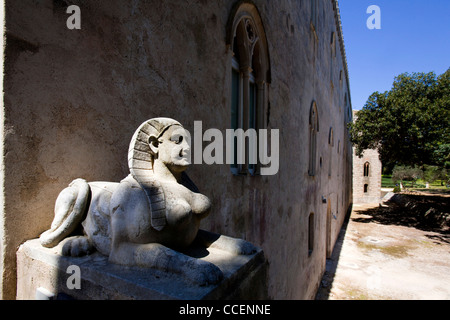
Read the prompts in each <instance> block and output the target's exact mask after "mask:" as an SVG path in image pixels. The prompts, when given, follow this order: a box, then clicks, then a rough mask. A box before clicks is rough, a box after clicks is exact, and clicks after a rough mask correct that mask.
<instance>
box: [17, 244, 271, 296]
mask: <svg viewBox="0 0 450 320" xmlns="http://www.w3.org/2000/svg"><path fill="white" fill-rule="evenodd" d="M189 252H190V255H193V256H196V257H199V258H200V259H204V260H206V261H208V262H211V263H214V264H215V265H216V266H217V267H219V268H220V269H221V270H222V272H223V274H224V278H223V280H222V281H221V282H220V283H218V284H217V285H207V286H198V285H195V284H192V283H191V282H189V281H188V280H186V279H185V278H183V277H182V276H180V275H177V274H168V273H165V272H162V271H160V270H155V269H148V268H145V269H144V268H139V267H124V266H120V265H116V264H113V263H109V262H108V258H107V257H106V256H103V255H101V254H100V253H98V252H96V253H94V254H92V255H89V256H84V257H78V258H75V257H66V256H63V255H61V247H60V246H56V247H54V248H51V249H49V248H44V247H42V246H41V245H40V243H39V240H38V239H33V240H29V241H27V242H25V243H24V244H22V245H21V246H20V247H19V250H18V251H17V299H19V300H23V299H26V300H31V299H81V300H90V299H94V300H98V299H100V300H109V299H124V300H125V299H133V300H166V299H174V300H205V299H267V287H266V262H265V258H264V253H263V251H262V250H261V249H259V248H257V251H256V252H255V253H254V254H252V255H234V254H231V253H229V252H226V251H223V250H220V249H217V248H195V247H194V248H191V250H190V251H189ZM77 277H78V278H77Z"/></svg>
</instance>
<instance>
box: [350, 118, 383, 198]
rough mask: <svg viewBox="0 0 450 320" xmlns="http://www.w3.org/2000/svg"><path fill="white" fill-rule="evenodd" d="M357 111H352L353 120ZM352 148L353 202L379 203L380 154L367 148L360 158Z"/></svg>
mask: <svg viewBox="0 0 450 320" xmlns="http://www.w3.org/2000/svg"><path fill="white" fill-rule="evenodd" d="M357 113H358V112H357V111H355V110H354V111H353V120H354V121H355V120H356V118H357ZM353 149H354V150H353V203H379V202H380V200H381V169H382V164H381V160H380V154H379V153H378V151H377V150H375V149H367V150H364V152H363V154H362V157H361V158H360V157H358V156H357V155H356V151H355V148H353Z"/></svg>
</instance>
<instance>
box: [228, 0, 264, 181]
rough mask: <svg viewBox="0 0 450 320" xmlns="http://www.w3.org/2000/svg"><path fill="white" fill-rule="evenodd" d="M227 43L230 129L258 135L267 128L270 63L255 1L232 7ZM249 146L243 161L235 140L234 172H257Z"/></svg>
mask: <svg viewBox="0 0 450 320" xmlns="http://www.w3.org/2000/svg"><path fill="white" fill-rule="evenodd" d="M227 45H228V47H229V49H230V53H231V128H232V129H234V130H236V129H243V130H244V131H247V130H248V129H254V130H256V134H257V133H258V129H263V128H265V122H266V121H265V114H266V110H267V104H268V103H267V92H268V85H269V83H270V65H269V54H268V49H267V39H266V35H265V31H264V26H263V24H262V20H261V17H260V15H259V12H258V9H257V8H256V6H255V5H254V4H253V3H252V2H248V1H246V2H242V1H240V2H238V4H237V5H235V7H234V8H233V11H232V13H231V15H230V18H229V21H228V27H227ZM249 143H250V142H249ZM255 143H256V142H255ZM250 148H252V147H251V146H247V148H246V152H245V153H246V159H245V160H246V161H245V163H244V164H240V163H238V161H237V144H236V141H235V143H234V149H235V152H234V157H235V158H234V161H233V164H232V165H231V171H232V173H233V174H246V173H247V172H248V173H250V174H251V175H254V174H256V173H258V171H259V168H258V164H257V163H249V157H248V153H249V152H248V151H249V150H250ZM253 148H254V147H253ZM256 148H257V146H256Z"/></svg>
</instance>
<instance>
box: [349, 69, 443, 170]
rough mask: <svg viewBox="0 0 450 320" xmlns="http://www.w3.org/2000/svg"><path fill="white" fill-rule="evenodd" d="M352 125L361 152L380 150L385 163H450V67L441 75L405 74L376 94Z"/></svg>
mask: <svg viewBox="0 0 450 320" xmlns="http://www.w3.org/2000/svg"><path fill="white" fill-rule="evenodd" d="M356 117H357V119H356V121H355V122H354V123H353V124H351V125H350V133H351V140H352V142H353V144H354V146H355V148H356V153H357V155H359V156H361V155H362V152H363V151H364V149H378V152H379V153H380V159H381V161H382V162H383V165H384V166H387V167H389V168H391V169H392V168H393V167H394V166H395V165H407V166H412V167H414V166H415V165H418V166H423V165H424V164H429V165H437V166H439V167H444V166H445V163H446V162H450V158H449V152H450V132H449V130H450V68H449V69H448V70H447V71H446V72H445V73H443V74H442V75H440V76H436V74H435V73H434V72H430V73H412V74H408V73H403V74H401V75H399V76H397V77H396V78H395V80H394V83H393V86H392V89H391V90H390V91H386V92H384V93H380V92H374V93H373V94H372V95H371V96H370V97H369V99H368V101H367V102H366V104H365V105H364V107H363V109H362V110H361V111H359V112H358V113H357V114H356Z"/></svg>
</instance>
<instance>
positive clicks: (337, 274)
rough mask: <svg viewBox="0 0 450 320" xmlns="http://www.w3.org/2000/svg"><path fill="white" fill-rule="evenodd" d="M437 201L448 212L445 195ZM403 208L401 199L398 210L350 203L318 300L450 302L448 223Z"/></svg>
mask: <svg viewBox="0 0 450 320" xmlns="http://www.w3.org/2000/svg"><path fill="white" fill-rule="evenodd" d="M428 196H429V195H428ZM426 199H430V198H426ZM438 200H439V201H440V202H441V204H442V203H444V204H443V207H442V208H444V209H443V210H447V211H445V212H448V209H449V208H448V200H449V199H444V200H445V201H444V202H442V201H441V200H442V199H440V198H439V199H438ZM414 206H416V207H417V204H415V205H414ZM414 206H413V207H414ZM434 207H436V206H434ZM442 208H441V210H442ZM404 209H405V206H404V203H403V204H402V207H401V210H400V209H399V207H398V206H395V204H389V205H386V204H384V205H383V206H381V207H380V206H379V204H371V205H370V204H369V205H354V206H353V211H352V213H351V216H350V219H349V221H348V223H347V224H345V225H344V227H343V229H342V230H341V234H340V236H339V239H338V241H337V243H336V246H335V248H334V251H333V255H332V257H331V259H328V260H327V267H326V272H325V274H324V277H323V279H322V283H321V287H320V288H319V290H318V293H317V297H316V299H317V300H450V233H449V230H448V227H447V225H448V221H447V225H445V224H442V223H441V224H436V223H435V224H432V223H430V222H429V220H430V219H428V220H427V219H426V216H427V214H426V213H425V218H424V217H423V216H422V217H421V218H418V217H417V216H416V217H415V216H414V214H413V210H412V209H411V207H409V209H408V207H407V206H406V210H404ZM400 211H401V213H398V212H400ZM427 212H428V213H429V212H431V211H427ZM428 215H429V214H428ZM447 217H448V215H447ZM435 220H436V219H435ZM441 220H442V219H441ZM447 220H448V218H447Z"/></svg>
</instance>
